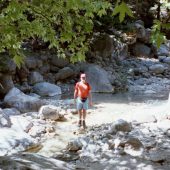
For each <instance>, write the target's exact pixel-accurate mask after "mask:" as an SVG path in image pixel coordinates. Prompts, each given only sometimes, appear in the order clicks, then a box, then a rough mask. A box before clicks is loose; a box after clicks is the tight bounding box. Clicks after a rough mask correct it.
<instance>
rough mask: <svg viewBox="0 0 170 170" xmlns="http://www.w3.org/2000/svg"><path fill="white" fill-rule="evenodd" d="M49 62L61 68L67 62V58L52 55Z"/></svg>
mask: <svg viewBox="0 0 170 170" xmlns="http://www.w3.org/2000/svg"><path fill="white" fill-rule="evenodd" d="M51 64H53V65H54V66H57V67H59V68H63V67H66V66H67V65H68V64H69V60H68V59H66V58H59V57H57V56H52V59H51Z"/></svg>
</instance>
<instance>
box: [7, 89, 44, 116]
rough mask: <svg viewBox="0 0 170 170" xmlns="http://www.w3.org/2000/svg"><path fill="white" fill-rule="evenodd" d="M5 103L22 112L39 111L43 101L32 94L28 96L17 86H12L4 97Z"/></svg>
mask: <svg viewBox="0 0 170 170" xmlns="http://www.w3.org/2000/svg"><path fill="white" fill-rule="evenodd" d="M4 103H5V105H6V106H8V107H14V108H16V109H18V110H19V111H20V112H22V113H24V112H30V111H37V110H38V109H39V108H40V106H41V105H42V104H43V102H42V101H41V100H40V99H38V98H36V97H32V96H28V95H26V94H24V93H23V92H21V91H20V90H19V89H17V88H15V87H14V88H12V89H11V90H10V91H9V92H8V94H7V95H6V96H5V98H4Z"/></svg>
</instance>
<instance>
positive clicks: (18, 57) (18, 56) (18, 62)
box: [13, 54, 24, 68]
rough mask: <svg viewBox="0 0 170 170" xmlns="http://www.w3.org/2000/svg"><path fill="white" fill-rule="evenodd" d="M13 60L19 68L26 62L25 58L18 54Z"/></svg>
mask: <svg viewBox="0 0 170 170" xmlns="http://www.w3.org/2000/svg"><path fill="white" fill-rule="evenodd" d="M13 60H14V62H15V63H16V65H17V66H18V67H19V68H20V67H21V64H22V63H23V62H24V61H23V57H22V56H21V55H17V54H16V55H15V56H14V57H13Z"/></svg>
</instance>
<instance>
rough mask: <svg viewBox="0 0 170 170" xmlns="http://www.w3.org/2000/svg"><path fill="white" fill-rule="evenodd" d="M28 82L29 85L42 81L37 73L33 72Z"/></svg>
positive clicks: (41, 77)
mask: <svg viewBox="0 0 170 170" xmlns="http://www.w3.org/2000/svg"><path fill="white" fill-rule="evenodd" d="M28 81H29V83H30V84H31V85H33V84H36V83H39V82H42V81H43V76H42V75H41V74H40V73H39V72H36V71H34V72H31V74H30V76H29V77H28Z"/></svg>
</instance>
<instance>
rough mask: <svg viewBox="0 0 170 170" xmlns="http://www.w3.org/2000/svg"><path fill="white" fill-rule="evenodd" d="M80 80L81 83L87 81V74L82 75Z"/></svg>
mask: <svg viewBox="0 0 170 170" xmlns="http://www.w3.org/2000/svg"><path fill="white" fill-rule="evenodd" d="M80 79H81V81H86V74H85V73H82V74H81V75H80Z"/></svg>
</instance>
